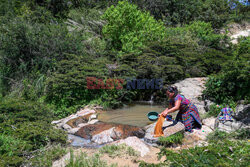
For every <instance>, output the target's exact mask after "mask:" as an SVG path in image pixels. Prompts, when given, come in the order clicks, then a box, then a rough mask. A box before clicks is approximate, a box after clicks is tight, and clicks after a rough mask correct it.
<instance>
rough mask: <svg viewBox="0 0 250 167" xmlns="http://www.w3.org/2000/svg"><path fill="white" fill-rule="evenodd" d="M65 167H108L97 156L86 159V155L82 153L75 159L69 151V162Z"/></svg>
mask: <svg viewBox="0 0 250 167" xmlns="http://www.w3.org/2000/svg"><path fill="white" fill-rule="evenodd" d="M66 167H108V165H107V163H106V162H105V161H102V160H100V155H99V154H94V155H93V156H91V157H88V156H87V153H85V152H82V153H81V154H80V156H77V157H75V156H74V154H73V152H72V151H71V152H70V162H69V163H68V164H67V165H66Z"/></svg>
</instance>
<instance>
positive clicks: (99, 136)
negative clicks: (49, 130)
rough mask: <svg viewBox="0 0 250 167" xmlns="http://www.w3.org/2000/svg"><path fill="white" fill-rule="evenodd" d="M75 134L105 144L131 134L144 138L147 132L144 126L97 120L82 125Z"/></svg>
mask: <svg viewBox="0 0 250 167" xmlns="http://www.w3.org/2000/svg"><path fill="white" fill-rule="evenodd" d="M75 135H77V136H80V137H82V138H84V139H90V140H92V141H93V142H96V143H99V144H103V143H108V142H111V141H115V140H119V139H124V138H126V137H129V136H137V137H139V138H143V137H144V135H145V132H144V130H143V129H142V128H139V127H136V126H130V125H123V124H114V123H105V122H101V121H99V122H97V123H95V124H88V125H86V126H83V127H81V128H80V129H79V130H78V131H77V132H76V133H75Z"/></svg>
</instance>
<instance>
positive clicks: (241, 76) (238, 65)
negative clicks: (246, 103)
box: [204, 61, 250, 104]
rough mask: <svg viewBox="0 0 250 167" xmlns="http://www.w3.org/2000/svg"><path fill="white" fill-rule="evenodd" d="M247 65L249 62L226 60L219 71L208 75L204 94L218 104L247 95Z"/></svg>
mask: <svg viewBox="0 0 250 167" xmlns="http://www.w3.org/2000/svg"><path fill="white" fill-rule="evenodd" d="M249 67H250V66H249V62H243V61H230V62H228V63H227V64H226V65H225V67H224V69H223V70H222V72H221V73H219V74H218V75H214V76H210V77H209V79H208V81H207V82H206V89H205V91H204V94H205V95H206V96H207V97H208V98H210V99H211V100H213V101H215V102H216V103H218V104H221V103H230V102H231V101H238V100H242V99H245V98H247V97H249V95H250V94H249V93H250V92H249V89H250V87H249V85H250V84H249V83H250V81H249V74H248V73H249Z"/></svg>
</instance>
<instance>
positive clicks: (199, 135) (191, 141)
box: [181, 125, 213, 148]
mask: <svg viewBox="0 0 250 167" xmlns="http://www.w3.org/2000/svg"><path fill="white" fill-rule="evenodd" d="M193 130H194V131H193V132H192V133H190V132H185V133H184V139H183V141H182V146H181V147H182V148H190V147H194V146H203V145H207V144H208V143H207V142H206V139H207V136H208V134H209V133H211V132H213V131H212V130H211V129H210V128H209V127H208V126H206V125H203V126H202V128H201V129H193Z"/></svg>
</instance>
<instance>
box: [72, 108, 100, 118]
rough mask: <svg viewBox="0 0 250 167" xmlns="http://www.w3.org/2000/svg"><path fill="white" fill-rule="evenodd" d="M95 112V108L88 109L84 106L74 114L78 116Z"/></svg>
mask: <svg viewBox="0 0 250 167" xmlns="http://www.w3.org/2000/svg"><path fill="white" fill-rule="evenodd" d="M94 113H96V111H95V110H93V109H90V108H84V109H80V110H79V111H78V112H77V113H76V115H77V116H78V117H79V116H85V115H88V114H94Z"/></svg>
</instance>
